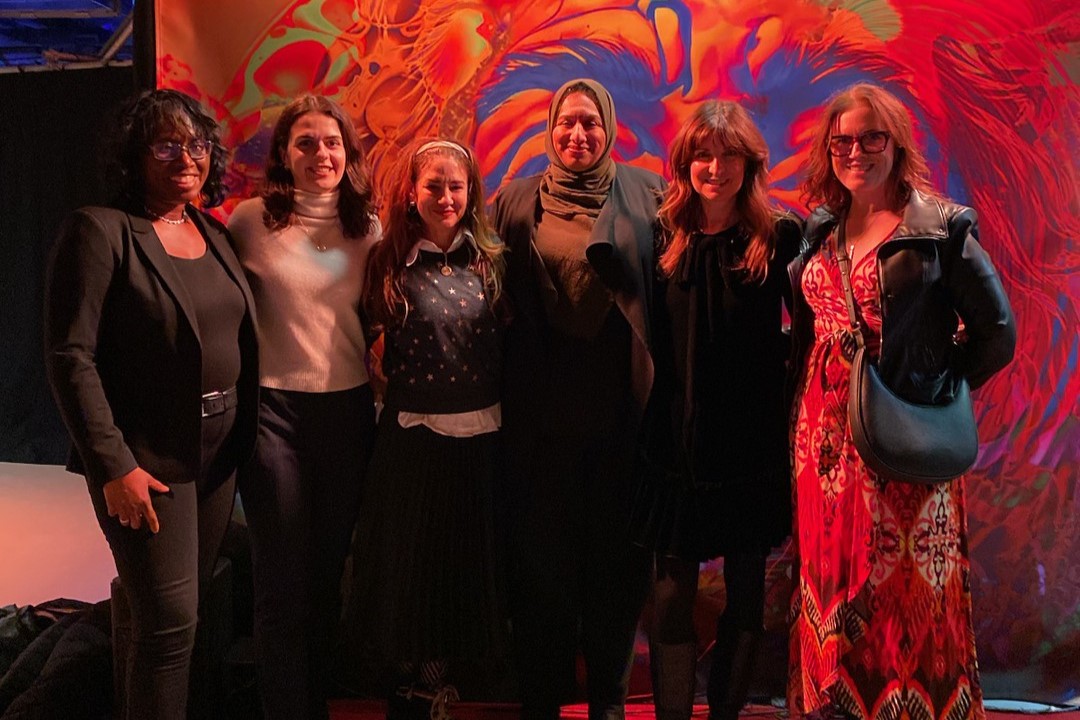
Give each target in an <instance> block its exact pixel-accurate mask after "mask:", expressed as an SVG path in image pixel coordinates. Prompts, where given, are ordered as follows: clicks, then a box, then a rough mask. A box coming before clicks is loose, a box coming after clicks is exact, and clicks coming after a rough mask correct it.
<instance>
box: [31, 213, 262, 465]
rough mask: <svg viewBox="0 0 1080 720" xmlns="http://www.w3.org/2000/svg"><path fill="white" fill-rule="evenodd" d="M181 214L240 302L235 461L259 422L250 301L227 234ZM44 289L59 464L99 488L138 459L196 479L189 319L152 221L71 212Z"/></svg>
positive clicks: (195, 379)
mask: <svg viewBox="0 0 1080 720" xmlns="http://www.w3.org/2000/svg"><path fill="white" fill-rule="evenodd" d="M187 212H188V215H189V217H190V218H191V219H192V221H193V222H194V223H195V224H196V225H197V226H198V228H199V229H200V230H201V231H202V233H203V235H204V236H205V237H206V239H207V241H208V242H207V245H208V249H207V251H208V252H212V253H214V254H215V255H216V256H217V258H218V259H219V260H220V261H221V263H222V265H223V267H224V268H225V271H226V272H227V274H228V275H229V277H230V278H231V279H232V280H233V282H235V283H236V285H237V287H239V288H240V291H241V293H242V294H243V296H244V302H245V305H246V312H245V314H244V317H243V320H242V321H241V324H240V338H239V342H240V377H239V380H238V381H237V394H238V398H237V399H238V405H237V414H236V424H235V426H234V432H233V434H232V442H233V443H234V445H233V447H232V448H230V449H229V451H230V452H232V453H234V457H235V458H236V463H237V465H239V464H240V463H241V462H242V461H243V460H244V459H246V458H247V457H248V456H249V455H250V453H251V450H252V449H253V447H254V443H255V430H256V423H257V419H258V378H259V373H258V355H257V344H256V338H255V323H254V316H253V313H254V302H253V300H252V297H251V290H250V289H249V287H248V284H247V280H246V279H245V278H244V273H243V270H242V269H241V267H240V263H239V262H238V261H237V259H236V255H235V254H234V253H233V250H232V248H231V246H230V244H229V241H228V231H227V230H226V229H225V227H224V226H223V225H221V224H220V223H218V222H217V221H216V220H214V219H213V218H211V217H209V216H208V215H204V214H203V213H201V212H198V211H197V210H194V209H193V208H191V207H189V208H188V209H187ZM45 293H46V294H45V298H46V302H45V365H46V371H47V374H48V378H49V383H50V385H51V386H52V390H53V395H54V397H55V398H56V403H57V406H58V407H59V409H60V414H61V416H62V417H63V419H64V422H65V424H66V425H67V428H68V432H69V433H70V435H71V439H72V442H73V444H74V448H73V451H72V454H71V457H70V459H69V461H68V469H69V470H71V471H72V472H78V473H82V474H84V475H86V477H87V480H88V481H89V482H90V483H91V484H93V485H97V486H101V485H104V484H105V483H106V482H108V481H110V480H114V479H116V478H118V477H120V476H122V475H124V474H126V473H128V472H130V471H131V470H133V469H134V468H135V467H136V465H138V466H139V467H141V468H142V469H144V470H146V471H147V472H148V473H150V474H151V475H153V476H154V477H155V478H157V479H158V480H160V481H161V482H163V483H165V484H170V483H173V482H186V481H191V480H193V479H195V478H196V477H198V476H199V475H200V473H201V468H202V458H201V448H202V444H201V433H202V428H201V425H202V404H201V396H202V349H201V345H200V340H199V328H198V322H197V319H196V315H195V310H194V306H193V305H192V302H191V299H190V297H189V295H188V293H187V291H186V289H185V288H184V285H183V283H182V282H181V280H180V277H179V276H178V275H177V274H176V271H175V269H174V268H173V264H172V261H171V260H169V257H168V255H167V254H166V252H165V249H164V247H162V245H161V241H160V240H159V239H158V237H157V234H156V233H155V232H154V228H153V224H152V223H151V222H150V221H149V220H148V219H146V218H144V217H140V216H139V215H132V214H129V213H127V212H124V211H123V210H118V209H114V208H105V207H88V208H83V209H81V210H77V211H76V212H75V213H74V214H73V215H72V216H71V217H70V218H69V219H68V220H67V222H66V223H65V224H64V227H63V228H62V230H61V232H60V236H59V238H58V240H57V241H56V244H55V246H54V247H53V250H52V258H51V261H50V263H49V271H48V276H47V279H46V288H45Z"/></svg>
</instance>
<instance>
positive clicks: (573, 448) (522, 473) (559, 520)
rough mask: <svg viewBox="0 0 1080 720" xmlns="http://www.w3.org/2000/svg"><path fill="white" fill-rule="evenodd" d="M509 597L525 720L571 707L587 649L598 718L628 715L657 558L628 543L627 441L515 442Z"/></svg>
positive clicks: (592, 706)
mask: <svg viewBox="0 0 1080 720" xmlns="http://www.w3.org/2000/svg"><path fill="white" fill-rule="evenodd" d="M507 452H508V465H507V476H506V479H505V482H506V483H507V485H508V486H509V487H508V493H509V494H508V498H509V502H510V503H511V507H510V511H511V514H510V527H509V534H510V563H509V565H510V566H509V580H510V599H511V615H512V627H513V646H514V647H513V649H514V660H515V665H516V667H517V673H518V682H519V687H520V690H521V699H522V704H523V717H525V718H527V719H532V718H549V719H555V718H557V717H558V715H559V706H560V704H562V703H565V702H567V701H568V700H569V699H570V694H571V692H572V689H573V684H574V668H575V657H576V652H577V648H578V643H579V641H580V645H581V649H582V654H583V655H584V659H585V667H586V672H587V696H588V702H589V717H590V718H592V719H593V720H597V719H598V718H618V717H622V716H623V710H624V704H625V701H626V693H627V685H628V681H629V674H630V666H631V661H632V659H633V645H634V636H635V633H636V629H637V623H638V617H639V615H640V613H641V608H642V605H643V604H644V600H645V595H646V592H647V590H648V585H649V570H650V561H651V556H650V554H649V553H648V552H647V551H646V550H644V549H643V548H640V547H637V546H635V545H633V544H632V543H631V542H630V540H629V535H628V524H629V513H630V500H631V497H632V495H633V489H632V485H633V480H632V472H633V457H634V452H633V447H632V443H631V442H630V441H629V439H628V438H627V437H626V434H625V433H618V432H616V433H609V434H599V435H593V436H592V437H591V438H579V437H560V438H558V439H557V440H556V439H553V438H543V437H535V438H532V439H531V440H525V441H522V440H520V439H518V441H516V442H515V441H511V442H508V444H507Z"/></svg>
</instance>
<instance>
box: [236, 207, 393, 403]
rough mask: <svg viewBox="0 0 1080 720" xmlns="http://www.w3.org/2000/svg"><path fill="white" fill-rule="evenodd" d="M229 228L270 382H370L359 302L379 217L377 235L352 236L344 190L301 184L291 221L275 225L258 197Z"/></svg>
mask: <svg viewBox="0 0 1080 720" xmlns="http://www.w3.org/2000/svg"><path fill="white" fill-rule="evenodd" d="M229 230H230V231H231V233H232V236H233V239H234V242H235V243H236V251H237V255H238V256H239V257H240V262H241V263H242V264H243V266H244V271H245V273H246V274H247V278H248V282H249V284H250V285H251V291H252V293H253V294H254V296H255V310H256V317H257V321H258V334H259V376H260V383H261V384H262V385H263V387H268V388H276V389H279V390H295V391H301V392H332V391H335V390H347V389H349V388H353V387H357V386H359V385H363V384H364V383H366V382H367V381H368V374H367V368H366V367H365V366H364V354H365V352H366V347H365V344H364V333H363V331H362V330H361V327H360V316H359V315H358V314H357V308H358V307H359V303H360V292H361V287H362V284H363V279H364V266H365V263H366V260H367V254H368V252H369V251H370V250H371V246H372V245H374V244H375V242H377V241H378V238H379V235H380V232H381V231H380V229H379V227H378V222H377V221H376V229H375V231H374V232H373V233H372V234H370V235H368V236H366V237H363V238H347V237H345V236H344V235H343V233H342V227H341V221H340V219H339V218H338V193H337V191H335V192H333V193H327V194H324V195H315V194H312V193H307V192H304V191H302V190H294V191H293V221H292V222H291V223H290V224H289V226H288V227H285V228H283V229H281V230H275V231H270V230H267V228H266V226H265V225H264V224H263V201H262V198H252V199H251V200H245V201H244V202H242V203H240V204H239V205H237V206H236V209H235V210H234V211H233V214H232V215H231V216H230V218H229Z"/></svg>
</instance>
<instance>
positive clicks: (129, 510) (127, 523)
mask: <svg viewBox="0 0 1080 720" xmlns="http://www.w3.org/2000/svg"><path fill="white" fill-rule="evenodd" d="M102 489H103V490H104V491H105V505H106V507H108V509H109V517H116V518H119V520H120V524H121V525H123V526H124V527H130V528H131V529H132V530H138V529H139V528H140V527H142V523H143V521H144V520H145V521H146V527H148V528H149V529H150V532H152V533H156V532H157V531H158V530H159V529H161V526H160V525H159V524H158V518H157V513H156V512H154V505H153V503H151V502H150V491H151V490H153V491H154V492H159V493H166V492H169V486H168V485H165V484H164V483H162V482H160V481H159V480H158V479H157V478H155V477H154V476H153V475H151V474H150V473H148V472H146V471H145V470H143V469H142V468H141V467H136V468H135V469H134V470H132V471H131V472H129V473H127V474H125V475H121V476H120V477H118V478H116V479H115V480H110V481H109V482H107V483H105V486H104V487H103V488H102Z"/></svg>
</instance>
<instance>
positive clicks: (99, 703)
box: [0, 600, 112, 720]
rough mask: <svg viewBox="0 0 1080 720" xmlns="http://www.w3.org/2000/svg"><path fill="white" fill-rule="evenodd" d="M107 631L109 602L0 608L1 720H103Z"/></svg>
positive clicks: (108, 674) (107, 700) (108, 693)
mask: <svg viewBox="0 0 1080 720" xmlns="http://www.w3.org/2000/svg"><path fill="white" fill-rule="evenodd" d="M109 636H110V608H109V602H108V601H104V602H100V603H97V604H96V605H91V604H89V603H85V602H80V601H77V600H52V601H50V602H48V603H45V604H43V605H38V606H27V607H24V608H16V607H15V606H6V607H4V608H2V609H0V671H2V672H3V675H2V676H0V720H55V719H56V718H65V719H68V720H107V718H109V717H110V712H111V709H112V652H111V649H110V637H109Z"/></svg>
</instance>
